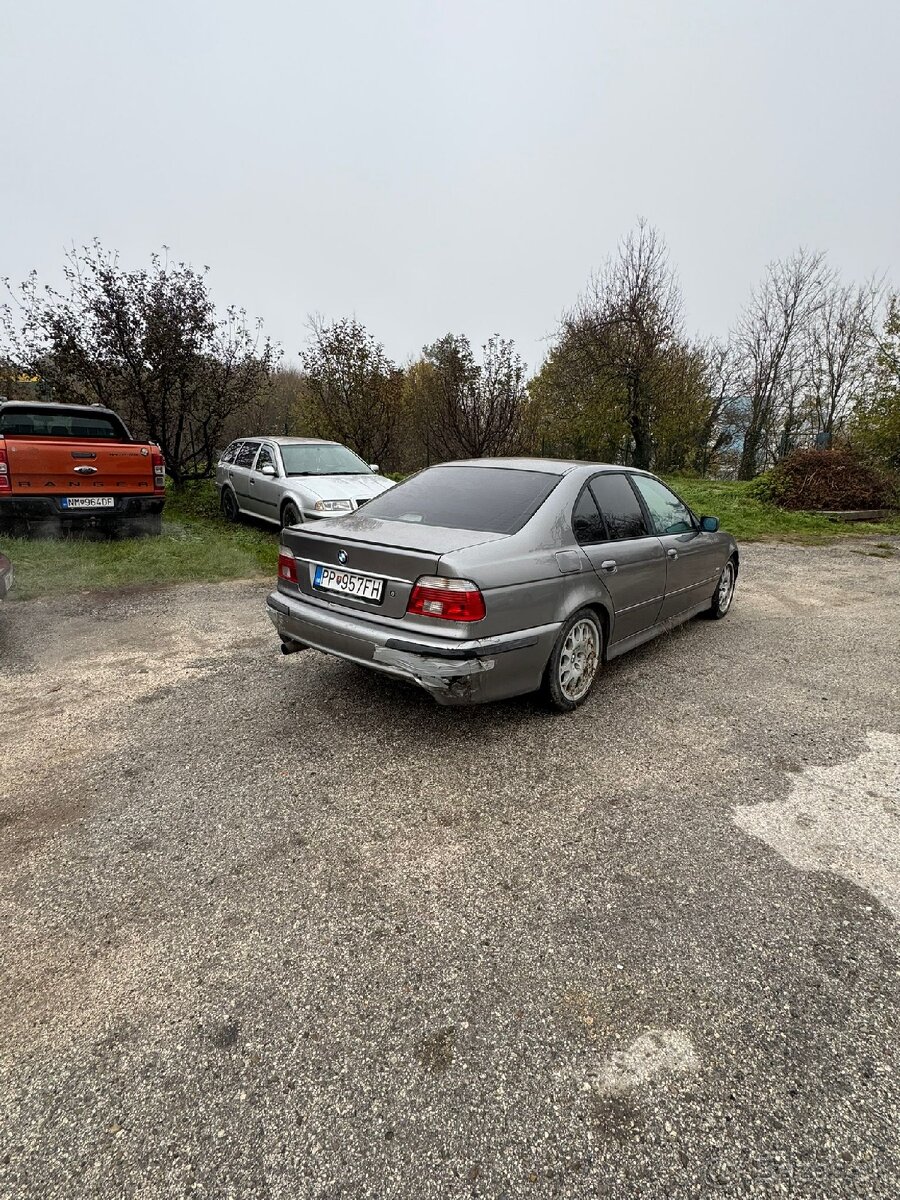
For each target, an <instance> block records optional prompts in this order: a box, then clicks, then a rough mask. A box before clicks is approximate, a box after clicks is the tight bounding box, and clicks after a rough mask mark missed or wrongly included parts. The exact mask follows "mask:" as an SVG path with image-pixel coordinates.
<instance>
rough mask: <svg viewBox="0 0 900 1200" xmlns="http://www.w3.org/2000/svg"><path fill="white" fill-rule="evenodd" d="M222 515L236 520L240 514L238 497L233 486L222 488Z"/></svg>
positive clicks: (228, 519)
mask: <svg viewBox="0 0 900 1200" xmlns="http://www.w3.org/2000/svg"><path fill="white" fill-rule="evenodd" d="M222 515H223V516H224V517H225V520H226V521H236V520H237V519H238V517H239V516H240V512H239V510H238V503H237V499H236V498H235V495H234V492H233V491H232V490H231V488H228V487H226V488H222Z"/></svg>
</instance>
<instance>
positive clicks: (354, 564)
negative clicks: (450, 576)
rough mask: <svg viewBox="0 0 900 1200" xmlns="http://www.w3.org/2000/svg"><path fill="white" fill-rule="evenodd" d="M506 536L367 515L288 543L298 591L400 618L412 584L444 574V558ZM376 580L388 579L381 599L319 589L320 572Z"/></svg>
mask: <svg viewBox="0 0 900 1200" xmlns="http://www.w3.org/2000/svg"><path fill="white" fill-rule="evenodd" d="M504 536H505V535H503V534H497V533H482V532H476V531H474V530H468V529H444V528H438V527H435V526H426V525H416V524H412V523H407V522H403V521H380V520H377V519H375V518H372V517H367V516H366V515H365V510H362V511H361V512H359V513H354V514H353V515H352V516H348V517H341V518H332V519H330V520H326V521H323V522H322V523H321V524H319V525H315V526H309V525H303V526H297V527H294V528H289V529H285V530H284V531H283V533H282V542H283V544H284V545H285V546H286V547H287V548H288V549H289V550H290V551H291V552H292V553H293V554H294V556H295V558H296V560H297V586H298V588H299V590H300V591H301V592H302V593H303V594H304V595H306V596H309V597H311V598H313V599H315V600H316V601H318V602H320V603H327V604H337V605H339V606H341V607H346V608H354V609H358V610H362V611H364V612H368V613H371V614H372V615H380V616H384V617H391V618H399V617H402V616H403V615H404V614H405V612H406V607H407V604H408V602H409V595H410V592H411V591H412V587H413V584H414V583H415V581H416V580H417V579H418V578H420V576H422V575H439V574H441V570H440V560H441V557H442V556H443V555H445V554H450V553H452V552H453V551H455V550H462V549H465V548H466V547H467V546H474V545H478V544H479V543H481V542H489V541H496V540H502V538H503V537H504ZM317 566H324V567H335V568H339V569H340V570H342V571H348V572H355V573H358V574H361V575H368V576H374V577H376V578H378V579H382V580H384V587H383V589H382V595H381V599H380V600H378V601H371V600H367V599H363V598H361V597H357V596H348V595H340V594H338V593H334V592H330V591H322V589H321V588H318V587H316V585H315V574H316V567H317Z"/></svg>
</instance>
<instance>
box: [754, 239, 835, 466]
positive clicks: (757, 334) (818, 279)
mask: <svg viewBox="0 0 900 1200" xmlns="http://www.w3.org/2000/svg"><path fill="white" fill-rule="evenodd" d="M829 279H830V275H829V272H828V271H827V269H826V267H825V256H824V254H821V253H818V252H811V251H808V250H804V249H802V248H801V249H800V250H798V251H796V253H795V254H793V255H792V256H791V257H790V258H788V259H784V260H783V261H776V262H773V263H770V265H769V267H768V268H767V270H766V274H765V278H764V279H763V282H762V284H761V285H760V286H759V287H758V288H756V289H755V290H754V291H753V293H752V294H751V297H750V301H749V303H748V304H747V307H746V308H745V309H744V311H743V312H742V313H741V316H740V318H739V319H738V323H737V327H736V329H735V330H734V334H733V338H732V340H733V344H734V347H735V351H736V353H737V354H738V356H739V359H740V362H741V373H742V390H743V393H744V396H745V397H746V405H747V414H746V431H745V434H744V445H743V449H742V451H741V458H740V464H739V467H738V478H740V479H752V478H753V476H754V475H755V474H756V472H757V470H758V469H759V466H760V461H761V458H762V455H763V452H764V449H765V445H766V439H767V438H768V437H769V435H770V433H771V431H772V428H773V423H774V421H775V417H776V415H777V408H778V399H779V395H780V393H781V390H782V388H783V386H784V384H785V372H786V368H787V365H788V364H789V363H790V362H791V361H792V360H791V359H790V358H789V357H788V356H789V351H791V350H792V349H796V347H797V346H798V344H800V343H802V341H803V339H804V338H805V337H806V335H807V334H808V332H809V329H810V326H811V323H812V321H813V319H814V318H815V317H816V315H817V313H818V311H819V309H820V308H821V305H822V294H823V289H824V288H825V287H826V285H827V284H828V282H829ZM794 361H796V360H794Z"/></svg>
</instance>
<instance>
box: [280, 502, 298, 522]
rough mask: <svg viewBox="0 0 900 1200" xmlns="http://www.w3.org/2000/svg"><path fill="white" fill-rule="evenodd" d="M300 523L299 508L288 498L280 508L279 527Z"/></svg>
mask: <svg viewBox="0 0 900 1200" xmlns="http://www.w3.org/2000/svg"><path fill="white" fill-rule="evenodd" d="M302 524H303V517H302V516H301V515H300V509H299V508H298V507H297V505H296V504H295V503H294V502H293V500H288V502H287V504H285V506H284V508H283V509H282V510H281V528H282V529H284V527H285V526H286V525H302Z"/></svg>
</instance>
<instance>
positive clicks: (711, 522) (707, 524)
mask: <svg viewBox="0 0 900 1200" xmlns="http://www.w3.org/2000/svg"><path fill="white" fill-rule="evenodd" d="M718 528H719V518H718V517H701V518H700V529H701V530H702V531H703V533H716V532H717V531H718Z"/></svg>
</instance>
